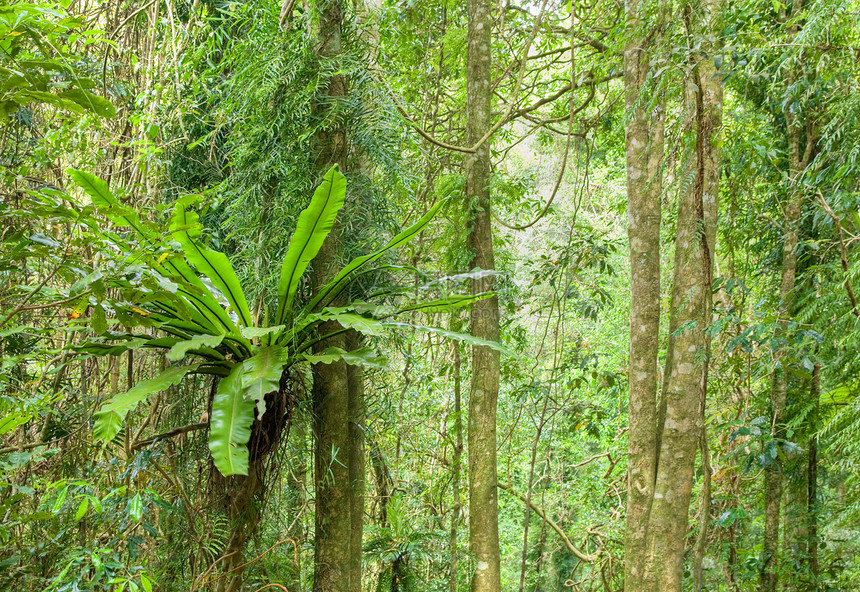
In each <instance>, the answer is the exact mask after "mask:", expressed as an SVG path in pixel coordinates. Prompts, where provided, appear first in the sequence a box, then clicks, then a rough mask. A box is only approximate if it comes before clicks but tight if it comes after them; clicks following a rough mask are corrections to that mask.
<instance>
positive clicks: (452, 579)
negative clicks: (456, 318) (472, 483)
mask: <svg viewBox="0 0 860 592" xmlns="http://www.w3.org/2000/svg"><path fill="white" fill-rule="evenodd" d="M452 324H453V323H452ZM453 348H454V362H453V368H452V370H451V371H452V372H453V374H454V432H455V434H456V435H455V438H456V440H455V443H454V454H453V455H452V458H451V497H452V498H453V503H454V507H453V509H452V511H451V531H450V533H449V535H448V552H449V553H450V555H451V557H450V560H449V563H448V592H457V576H458V565H459V554H458V551H457V546H458V544H459V543H458V537H459V531H458V529H459V525H460V513H461V511H462V508H463V501H462V499H461V497H460V470H461V465H462V458H463V409H462V404H461V400H462V397H461V388H460V344H459V343H458V342H456V341H454V342H453Z"/></svg>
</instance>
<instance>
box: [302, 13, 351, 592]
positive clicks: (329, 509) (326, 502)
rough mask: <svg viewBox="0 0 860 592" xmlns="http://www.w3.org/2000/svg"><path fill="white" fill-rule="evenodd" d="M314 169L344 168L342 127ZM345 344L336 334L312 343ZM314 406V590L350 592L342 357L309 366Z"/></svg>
mask: <svg viewBox="0 0 860 592" xmlns="http://www.w3.org/2000/svg"><path fill="white" fill-rule="evenodd" d="M317 10H319V45H318V50H317V52H318V55H319V57H320V58H321V59H337V58H338V57H339V56H340V55H341V53H342V44H343V7H342V6H341V3H340V0H323V2H321V3H320V4H319V5H318V8H317ZM347 92H348V81H347V79H346V77H345V76H344V75H342V74H337V75H334V76H332V77H331V78H330V79H329V80H328V82H327V86H326V90H325V94H326V95H327V100H321V101H319V103H318V104H317V105H315V106H314V109H315V110H316V111H317V112H318V113H320V114H322V113H323V111H324V110H325V109H328V108H331V107H330V105H331V104H332V103H335V104H336V103H337V102H338V101H343V100H344V99H345V98H346V96H347ZM315 143H316V162H315V165H316V170H317V172H318V173H319V174H320V175H322V174H323V173H324V172H325V171H326V170H328V169H329V168H330V167H331V166H333V165H335V164H338V165H340V167H341V169H342V170H343V169H344V168H345V166H344V165H345V163H346V155H347V144H346V130H345V129H344V128H343V126H342V125H333V126H331V127H329V128H327V129H323V130H320V131H319V132H317V135H316V138H315ZM338 234H339V228H338V227H337V225H336V226H335V228H334V229H333V230H332V232H331V233H330V234H329V236H328V237H327V238H326V241H325V242H324V243H323V246H322V248H321V249H320V251H319V254H318V255H317V256H316V258H315V259H314V262H313V271H312V274H311V282H312V284H313V287H314V289H318V288H320V287H321V286H323V285H325V284H326V283H328V281H329V280H330V279H331V278H332V277H334V274H335V273H336V270H337V267H338V251H339V237H338ZM338 329H340V325H338V324H337V323H335V322H329V323H326V324H324V325H323V326H322V328H321V329H320V331H321V332H322V333H323V334H325V333H331V332H334V331H336V330H338ZM327 347H340V348H344V349H345V347H346V339H345V336H344V335H343V334H342V333H341V334H339V335H336V336H334V337H331V338H329V339H327V340H326V341H325V342H322V343H319V344H317V345H316V346H315V349H316V350H317V351H321V350H322V349H325V348H327ZM313 381H314V384H313V403H314V405H313V407H314V444H315V446H314V491H315V494H316V496H315V497H316V508H315V510H316V511H315V521H314V581H313V590H314V592H353V588H352V585H351V573H352V569H351V567H352V562H351V551H352V549H353V539H352V536H351V531H352V511H351V507H352V498H353V495H352V480H351V475H350V457H351V450H350V447H351V444H352V441H351V439H350V419H351V417H350V397H349V376H348V371H347V366H346V364H345V363H344V362H343V361H342V360H339V361H336V362H332V363H331V364H317V365H316V366H314V369H313Z"/></svg>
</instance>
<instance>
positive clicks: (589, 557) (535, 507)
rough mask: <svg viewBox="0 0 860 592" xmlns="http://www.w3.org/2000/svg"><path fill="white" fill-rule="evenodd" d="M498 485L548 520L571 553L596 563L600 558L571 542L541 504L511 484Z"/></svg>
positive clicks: (596, 554) (548, 523) (545, 520)
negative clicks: (515, 489)
mask: <svg viewBox="0 0 860 592" xmlns="http://www.w3.org/2000/svg"><path fill="white" fill-rule="evenodd" d="M496 486H497V487H498V488H499V489H504V490H505V491H507V492H508V493H512V494H513V495H515V496H517V497H518V498H520V500H522V501H523V503H525V504H528V506H529V507H530V508H531V509H532V510H533V511H534V513H535V514H537V515H538V516H540V517H541V518H542V519H543V521H544V522H546V523H547V525H548V526H549V527H550V528H552V529H553V530H554V531H555V532H556V534H558V536H559V537H561V540H562V541H564V546H565V547H567V550H568V551H570V552H571V553H573V554H574V555H575V556H576V557H578V558H579V559H580V560H582V561H585V562H586V563H594V562H595V561H597V559H599V558H600V553H594V554H591V555H589V554H588V553H583V552H582V551H580V550H579V549H577V548H576V547H575V546H574V545H573V543H572V542H570V539H569V538H567V535H566V534H564V531H563V530H562V529H561V527H560V526H559V525H558V524H556V523H555V522H554V521H553V519H552V518H550V517H549V516H547V515H546V512H544V511H543V510H542V509H541V508H540V506H538V505H537V504H535V503H534V502H533V501H531V500H529V499H527V498H526V496H524V495H522V494H521V493H517V492H516V491H514V490H513V489H512V488H511V486H510V485H505V484H504V483H497V484H496Z"/></svg>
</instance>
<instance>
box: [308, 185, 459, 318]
mask: <svg viewBox="0 0 860 592" xmlns="http://www.w3.org/2000/svg"><path fill="white" fill-rule="evenodd" d="M444 203H445V202H444V201H439V202H436V203H435V204H433V205H432V206H431V207H430V209H429V210H427V213H426V214H424V215H423V216H421V218H420V219H419V220H418V221H417V222H416V223H415V224H413V225H412V226H410V227H409V228H407V229H406V230H404V231H403V232H401V233H400V234H398V235H397V236H395V237H394V238H393V239H391V240H390V241H389V242H388V244H386V245H385V246H384V247H382V248H381V249H379V250H378V251H376V252H374V253H371V254H369V255H364V256H363V257H357V258H355V259H353V260H352V261H350V262H349V263H348V264H347V265H346V267H344V268H343V269H342V270H341V271H340V273H338V274H337V275H336V276H335V278H334V279H333V280H332V281H330V282H329V283H328V284H326V285H325V286H323V287H322V288H321V289H320V291H319V292H318V293H317V295H316V296H314V297H313V299H312V300H311V301H310V303H308V305H307V307H306V308H305V310H313V309H314V308H316V307H317V306H318V305H319V304H327V303H329V302H331V301H332V300H334V299H335V298H336V297H337V296H338V294H340V293H341V291H342V290H343V288H344V287H345V286H346V285H347V284H348V283H349V281H350V276H352V275H353V274H354V273H356V272H358V271H359V270H361V268H362V267H364V266H365V265H367V264H368V263H373V262H374V261H376V260H377V259H379V258H380V257H382V256H383V255H385V253H387V252H389V251H391V250H392V249H396V248H397V247H400V246H401V245H404V244H406V243H408V242H409V241H410V240H412V239H413V238H414V237H415V236H416V235H417V234H418V233H419V232H421V231H422V230H424V227H425V226H427V224H429V223H430V220H432V219H433V217H434V216H435V215H436V214H437V213H438V212H439V210H440V209H441V208H442V206H443V205H444Z"/></svg>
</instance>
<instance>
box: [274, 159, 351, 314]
mask: <svg viewBox="0 0 860 592" xmlns="http://www.w3.org/2000/svg"><path fill="white" fill-rule="evenodd" d="M345 196H346V177H344V176H343V175H341V174H340V172H338V170H337V166H333V167H332V168H331V169H329V171H328V172H327V173H326V174H325V177H324V178H323V182H322V185H320V186H319V187H318V188H317V190H316V191H315V192H314V196H313V198H312V199H311V203H310V205H308V207H307V208H305V209H304V211H302V213H301V214H300V215H299V221H298V223H297V224H296V231H295V233H294V234H293V237H292V238H291V239H290V246H289V248H288V249H287V255H286V256H285V257H284V263H283V266H282V267H281V281H280V283H279V285H278V315H277V323H278V324H281V323H283V322H284V318H285V316H286V314H287V312H288V311H289V310H290V309H291V308H292V306H293V301H294V300H295V297H296V290H298V288H299V280H300V279H301V278H302V275H304V273H305V270H307V268H308V264H309V263H310V262H311V260H312V259H313V258H314V257H316V255H317V253H319V250H320V247H322V244H323V242H324V241H325V238H326V237H327V236H328V234H329V232H331V229H332V228H333V227H334V220H335V217H336V216H337V213H338V212H339V211H340V209H341V208H342V207H343V200H344V197H345Z"/></svg>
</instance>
